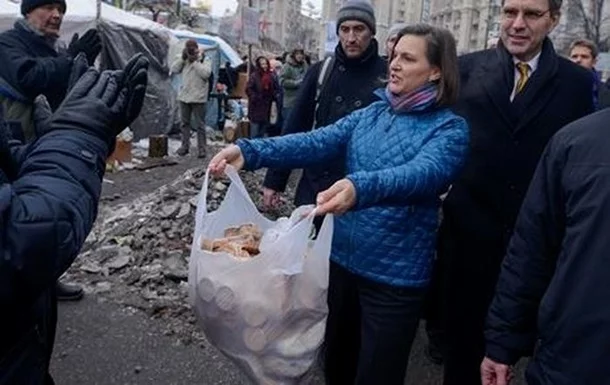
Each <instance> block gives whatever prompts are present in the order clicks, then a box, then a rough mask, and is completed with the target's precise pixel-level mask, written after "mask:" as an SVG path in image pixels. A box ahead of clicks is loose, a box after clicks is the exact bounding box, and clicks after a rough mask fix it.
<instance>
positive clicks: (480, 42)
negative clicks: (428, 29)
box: [429, 0, 501, 54]
mask: <svg viewBox="0 0 610 385" xmlns="http://www.w3.org/2000/svg"><path fill="white" fill-rule="evenodd" d="M500 4H501V0H430V13H429V23H430V24H432V25H434V26H437V27H443V28H446V29H448V30H449V31H451V32H452V33H453V36H455V39H456V42H457V50H458V54H463V53H468V52H472V51H477V50H480V49H484V48H486V47H487V46H488V42H489V41H490V40H492V39H494V38H497V37H499V33H500V23H499V20H500V9H501V6H500Z"/></svg>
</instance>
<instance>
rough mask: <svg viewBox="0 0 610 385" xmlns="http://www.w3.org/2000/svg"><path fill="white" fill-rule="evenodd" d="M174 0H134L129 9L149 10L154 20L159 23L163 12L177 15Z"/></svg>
mask: <svg viewBox="0 0 610 385" xmlns="http://www.w3.org/2000/svg"><path fill="white" fill-rule="evenodd" d="M175 7H176V4H175V1H174V0H133V1H131V2H130V4H129V9H130V10H134V9H147V10H149V11H150V12H151V14H152V20H153V21H155V22H156V21H158V20H159V15H160V14H161V12H170V13H175Z"/></svg>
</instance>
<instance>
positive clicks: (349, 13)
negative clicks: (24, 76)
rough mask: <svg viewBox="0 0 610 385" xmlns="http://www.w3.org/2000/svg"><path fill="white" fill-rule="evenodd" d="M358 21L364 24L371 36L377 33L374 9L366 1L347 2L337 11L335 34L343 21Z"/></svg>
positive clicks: (349, 0)
mask: <svg viewBox="0 0 610 385" xmlns="http://www.w3.org/2000/svg"><path fill="white" fill-rule="evenodd" d="M348 20H358V21H361V22H363V23H364V24H366V26H367V27H369V29H370V30H371V32H372V33H373V35H375V34H376V33H377V26H376V25H377V23H376V21H375V9H373V6H372V5H371V3H369V2H368V1H366V0H348V1H346V2H345V3H344V4H343V5H342V6H341V8H339V10H338V11H337V33H338V32H339V28H340V27H341V24H342V23H343V22H344V21H348Z"/></svg>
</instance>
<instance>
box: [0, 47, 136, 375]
mask: <svg viewBox="0 0 610 385" xmlns="http://www.w3.org/2000/svg"><path fill="white" fill-rule="evenodd" d="M75 60H76V61H77V62H78V61H80V62H81V63H80V64H78V65H77V64H75V65H74V66H73V68H74V71H73V73H72V79H78V78H80V80H78V81H77V82H76V83H75V85H74V87H73V88H72V90H71V92H70V93H69V94H68V96H67V97H66V99H65V100H64V102H63V103H62V104H61V106H60V107H59V108H58V109H57V111H56V112H55V113H53V114H51V110H50V107H49V106H48V104H47V103H46V101H44V102H43V101H41V99H40V98H38V99H37V101H36V105H37V111H36V114H37V119H36V121H37V122H38V123H39V125H40V126H39V129H40V130H41V132H43V135H42V136H41V137H40V138H39V139H38V140H37V141H35V142H34V143H32V144H30V145H25V146H23V145H16V144H15V142H14V141H11V140H10V134H9V130H8V127H7V124H6V122H5V120H4V116H3V112H2V111H3V109H2V108H0V213H1V214H2V215H0V229H1V235H0V252H1V253H2V259H1V260H0V309H2V317H0V384H29V385H42V384H44V385H51V384H53V380H52V379H51V377H50V375H49V371H48V369H49V361H50V359H51V353H52V350H53V342H54V337H55V327H56V319H57V302H56V298H55V290H54V286H55V282H56V280H57V278H59V276H60V275H61V274H63V272H65V271H66V270H67V269H68V267H69V266H70V264H71V263H72V261H74V259H75V258H76V256H77V254H78V252H79V251H80V248H81V247H82V245H83V243H84V242H85V239H86V237H87V235H88V233H89V231H90V230H91V228H92V226H93V223H94V221H95V217H96V215H97V205H98V202H99V198H100V194H101V188H102V177H103V175H104V171H105V169H106V158H107V157H108V155H109V154H110V153H111V152H112V150H113V148H114V142H115V137H116V135H117V134H118V133H119V132H120V131H122V130H123V129H124V128H125V127H126V126H127V125H129V124H130V123H131V122H132V121H133V120H134V119H135V117H136V116H137V115H138V114H139V112H140V109H141V107H142V102H143V100H144V95H145V90H146V84H147V67H148V61H147V60H146V59H144V58H143V57H141V56H137V57H134V58H133V59H132V60H131V61H130V62H129V63H128V64H127V67H126V68H125V71H113V72H104V73H102V74H100V73H99V72H98V71H97V70H95V69H93V68H91V69H89V70H87V62H86V60H85V59H84V57H83V56H77V59H75ZM83 71H86V72H85V73H84V75H83V76H82V77H81V76H80V74H81V73H83ZM41 98H42V97H41ZM9 123H10V122H9Z"/></svg>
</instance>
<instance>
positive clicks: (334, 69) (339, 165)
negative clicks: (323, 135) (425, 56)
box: [263, 0, 387, 206]
mask: <svg viewBox="0 0 610 385" xmlns="http://www.w3.org/2000/svg"><path fill="white" fill-rule="evenodd" d="M375 31H376V25H375V14H374V10H373V7H372V6H371V5H370V3H368V2H366V1H362V0H350V1H348V2H346V3H345V4H344V5H343V6H342V7H341V8H340V9H339V11H338V12H337V34H338V35H339V40H340V41H339V44H338V45H337V47H336V48H335V54H334V56H333V57H332V58H327V59H325V60H322V61H320V62H318V63H316V64H314V65H313V66H312V67H311V68H310V69H309V70H308V71H307V74H306V75H305V78H304V79H303V82H302V83H301V88H300V89H299V92H298V95H297V98H296V101H295V103H294V105H293V108H292V111H291V113H290V116H289V117H287V120H286V122H285V123H284V128H283V134H292V133H296V132H303V131H309V130H311V129H315V128H319V127H324V126H327V125H329V124H332V123H334V122H336V121H337V120H339V119H341V118H343V117H344V116H346V115H348V114H350V113H351V112H353V111H355V110H357V109H359V108H363V107H366V106H368V105H369V104H371V103H372V102H374V101H375V100H377V98H376V97H375V96H374V95H373V91H374V90H375V89H377V88H379V87H382V86H383V83H382V81H383V79H384V77H385V76H386V73H387V64H386V63H385V61H384V60H383V59H382V58H381V57H380V56H379V54H378V50H379V46H378V44H377V41H376V40H375V38H374V36H375ZM327 61H328V62H327ZM325 64H326V68H325V70H326V73H324V74H322V75H323V76H320V75H321V74H320V73H321V71H322V70H323V69H324V67H325ZM321 77H322V78H323V79H321ZM319 81H320V82H321V83H322V85H321V88H320V87H319V83H318V82H319ZM318 92H319V96H317V93H318ZM290 171H291V170H269V171H268V172H267V175H266V178H265V181H264V183H263V186H264V189H263V194H264V198H265V199H264V200H265V204H266V205H268V206H270V205H273V204H274V203H277V201H278V192H279V191H284V190H285V188H286V184H287V182H288V178H289V176H290ZM343 176H344V161H343V160H337V161H336V162H333V163H332V164H326V165H324V166H319V167H312V168H308V169H305V170H303V177H302V178H301V181H300V182H299V185H298V188H297V191H296V196H295V203H296V204H297V205H304V204H312V203H315V199H316V195H317V194H318V192H320V191H324V190H326V189H327V188H329V187H330V186H331V185H332V184H333V183H335V182H336V181H337V180H339V179H341V178H342V177H343Z"/></svg>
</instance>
